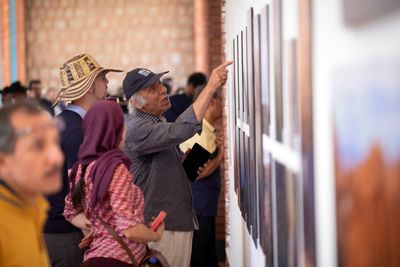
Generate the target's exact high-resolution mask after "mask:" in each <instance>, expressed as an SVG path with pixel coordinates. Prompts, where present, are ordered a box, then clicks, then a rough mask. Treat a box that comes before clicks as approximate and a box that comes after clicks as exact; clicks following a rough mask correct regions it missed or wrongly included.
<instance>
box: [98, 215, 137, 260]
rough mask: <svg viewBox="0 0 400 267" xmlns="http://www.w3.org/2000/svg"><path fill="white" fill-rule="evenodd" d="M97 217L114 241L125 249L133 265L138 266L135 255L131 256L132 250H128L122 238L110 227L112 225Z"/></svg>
mask: <svg viewBox="0 0 400 267" xmlns="http://www.w3.org/2000/svg"><path fill="white" fill-rule="evenodd" d="M97 218H98V219H99V221H100V223H101V224H102V225H103V226H104V228H106V230H107V231H108V232H109V233H110V234H111V235H112V237H114V239H115V241H117V242H118V244H119V245H120V246H121V247H122V248H123V249H124V250H125V251H126V253H128V256H129V258H130V259H131V261H132V265H133V267H139V265H138V263H137V261H136V259H135V256H133V254H132V252H131V251H130V249H129V248H128V245H127V244H126V243H125V242H124V240H123V239H122V238H121V237H120V236H119V235H118V234H117V233H116V232H115V231H114V229H112V227H111V226H110V225H109V224H107V223H106V222H105V221H103V220H102V219H101V218H100V217H97Z"/></svg>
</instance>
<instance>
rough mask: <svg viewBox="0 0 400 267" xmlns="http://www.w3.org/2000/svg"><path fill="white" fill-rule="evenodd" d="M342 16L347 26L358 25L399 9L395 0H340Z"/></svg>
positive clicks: (398, 3)
mask: <svg viewBox="0 0 400 267" xmlns="http://www.w3.org/2000/svg"><path fill="white" fill-rule="evenodd" d="M342 1H343V17H344V21H345V23H346V24H347V25H349V26H358V25H362V24H365V23H368V22H370V21H373V20H375V19H378V18H380V17H384V16H385V15H388V14H390V13H392V12H394V11H396V10H397V11H398V10H399V9H400V1H397V0H379V1H376V0H342Z"/></svg>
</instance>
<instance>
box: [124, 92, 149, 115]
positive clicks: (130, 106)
mask: <svg viewBox="0 0 400 267" xmlns="http://www.w3.org/2000/svg"><path fill="white" fill-rule="evenodd" d="M135 102H138V103H139V104H141V105H142V106H144V105H146V104H147V101H146V99H144V98H143V96H141V95H139V94H138V93H134V94H133V95H132V96H131V98H130V99H129V101H128V112H129V114H135V113H136V107H135V105H134V103H135Z"/></svg>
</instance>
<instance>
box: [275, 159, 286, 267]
mask: <svg viewBox="0 0 400 267" xmlns="http://www.w3.org/2000/svg"><path fill="white" fill-rule="evenodd" d="M272 164H273V165H274V168H273V172H272V173H273V175H274V178H273V179H275V192H276V194H275V195H276V201H275V203H276V231H277V232H276V235H277V241H278V244H277V248H276V249H277V250H278V252H277V255H278V259H277V261H278V265H279V266H289V251H288V247H289V214H288V202H287V199H288V197H289V196H288V193H289V192H287V188H286V186H287V179H286V168H285V166H284V165H282V164H281V163H279V162H277V161H275V160H274V161H273V163H272Z"/></svg>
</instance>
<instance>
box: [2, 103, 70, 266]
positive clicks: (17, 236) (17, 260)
mask: <svg viewBox="0 0 400 267" xmlns="http://www.w3.org/2000/svg"><path fill="white" fill-rule="evenodd" d="M63 160H64V158H63V155H62V153H61V150H60V146H59V133H58V129H57V128H56V125H55V123H54V121H52V119H51V118H50V116H49V115H48V114H47V113H46V112H44V111H43V110H42V109H41V108H40V107H39V106H38V104H37V103H34V102H17V103H15V104H10V105H7V106H6V107H4V108H2V109H0V232H1V234H0V244H1V246H0V266H2V267H11V266H14V267H22V266H32V267H47V266H49V260H48V256H47V251H46V248H45V246H44V240H43V236H42V230H43V225H44V222H45V220H46V213H47V209H48V203H47V201H46V199H45V198H44V197H43V195H44V194H52V193H56V192H58V191H59V190H60V188H61V168H62V164H63Z"/></svg>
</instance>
